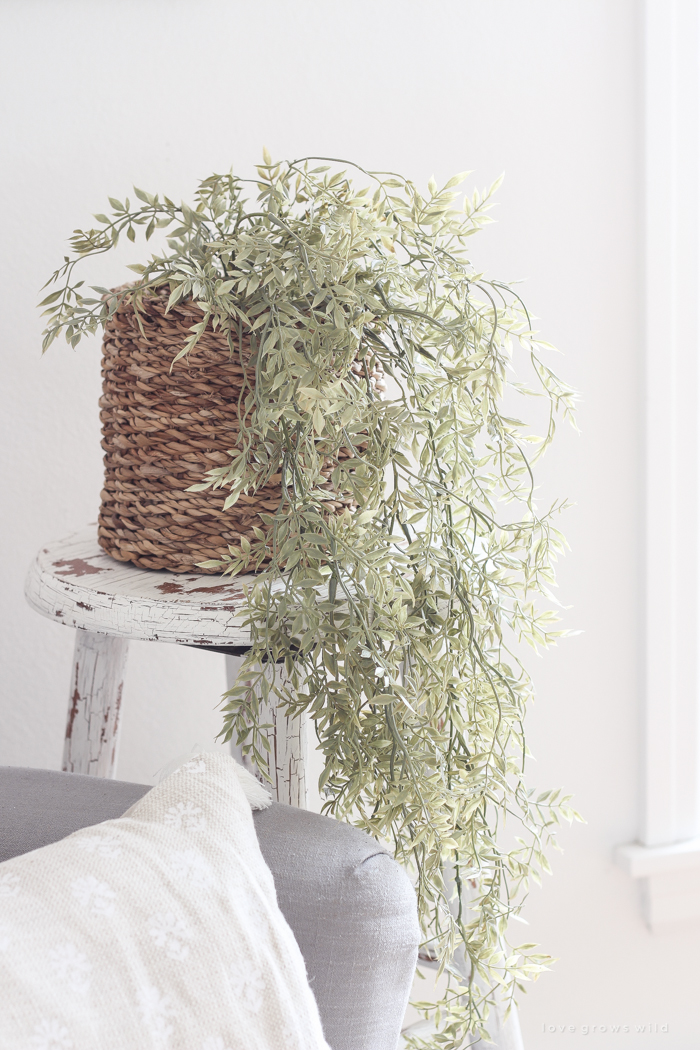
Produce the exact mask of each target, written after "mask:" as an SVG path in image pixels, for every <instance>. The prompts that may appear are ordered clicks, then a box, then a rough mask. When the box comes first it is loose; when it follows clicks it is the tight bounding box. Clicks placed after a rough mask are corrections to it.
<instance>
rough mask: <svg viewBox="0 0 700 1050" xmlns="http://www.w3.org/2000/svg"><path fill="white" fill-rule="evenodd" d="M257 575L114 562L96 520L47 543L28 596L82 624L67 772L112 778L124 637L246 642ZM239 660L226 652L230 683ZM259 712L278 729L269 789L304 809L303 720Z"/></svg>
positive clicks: (57, 616) (46, 612) (54, 614)
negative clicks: (249, 593) (248, 592)
mask: <svg viewBox="0 0 700 1050" xmlns="http://www.w3.org/2000/svg"><path fill="white" fill-rule="evenodd" d="M254 579H255V577H252V576H237V577H236V578H235V580H230V579H221V578H217V577H212V576H207V575H204V574H202V575H198V574H196V573H192V574H186V575H183V574H179V573H173V572H166V571H154V570H152V569H140V568H138V567H137V566H135V565H132V564H129V563H123V562H118V561H115V560H114V559H113V558H111V557H110V556H109V555H108V554H106V553H105V552H104V551H103V550H102V548H101V547H100V546H99V544H98V543H97V527H96V526H94V525H93V526H90V527H89V528H87V529H84V530H82V531H81V532H77V533H74V534H73V535H72V536H69V537H67V539H64V540H59V541H57V542H55V543H51V544H48V545H47V546H46V547H44V548H42V550H41V551H40V552H39V554H38V555H37V557H36V558H35V560H34V562H33V564H32V566H31V568H30V570H29V573H28V575H27V581H26V585H25V594H26V597H27V601H28V602H29V604H30V605H31V606H32V608H33V609H35V610H36V611H37V612H39V613H41V614H42V615H43V616H47V617H49V618H50V619H52V620H53V621H54V622H55V623H62V624H65V625H66V626H68V627H75V628H77V636H76V643H75V658H74V661H73V679H72V683H71V699H70V707H69V717H68V727H67V730H66V744H65V751H64V762H63V768H64V770H69V771H71V772H75V773H90V774H93V775H96V776H110V777H112V776H114V773H115V761H116V751H117V734H118V729H119V707H120V704H121V697H122V688H123V676H124V667H125V663H126V653H127V646H128V639H129V638H138V639H140V640H142V641H148V642H171V643H179V644H181V645H199V646H246V645H248V644H249V643H250V633H249V631H248V629H247V628H246V627H244V626H243V623H242V620H243V612H244V608H245V599H244V595H243V586H244V585H245V584H246V583H252V582H253V581H254ZM279 586H280V587H282V586H284V584H283V583H282V582H280V584H279ZM242 659H243V658H242V657H236V656H227V657H226V664H227V675H228V678H229V684H233V681H235V678H236V675H237V673H238V668H239V667H240V665H241V662H242ZM263 717H264V721H266V722H270V723H271V724H272V727H273V728H272V729H271V730H270V733H269V740H270V762H269V767H268V768H269V774H270V779H271V781H272V792H273V796H274V797H275V799H276V800H277V801H279V802H285V803H287V804H289V805H293V806H301V807H306V801H307V793H306V736H307V722H306V720H305V719H304V720H300V719H299V718H287V717H286V716H285V715H284V714H283V712H281V711H277V710H276V709H274V708H268V710H267V711H265V712H264V715H263ZM232 753H234V754H235V749H234V748H232ZM236 757H239V758H240V755H238V756H236Z"/></svg>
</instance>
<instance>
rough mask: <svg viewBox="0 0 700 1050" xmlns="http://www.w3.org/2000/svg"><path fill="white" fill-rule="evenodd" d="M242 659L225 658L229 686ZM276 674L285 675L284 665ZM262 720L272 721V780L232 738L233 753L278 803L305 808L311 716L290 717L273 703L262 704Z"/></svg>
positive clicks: (235, 657)
mask: <svg viewBox="0 0 700 1050" xmlns="http://www.w3.org/2000/svg"><path fill="white" fill-rule="evenodd" d="M243 659H244V658H243V657H242V656H241V657H238V656H227V657H226V682H227V685H228V688H229V689H231V688H232V686H233V685H234V684H235V683H236V681H237V678H238V673H239V670H240V667H241V664H242V663H243ZM277 673H278V675H279V676H286V672H285V670H284V668H282V667H278V669H277ZM260 721H261V722H267V723H270V725H271V727H272V728H271V729H269V730H268V732H267V734H266V735H267V739H268V741H269V743H270V751H269V752H268V762H267V774H268V776H269V778H270V779H269V781H266V780H264V778H262V777H260V776H259V774H258V771H257V770H256V769H255V768H254V766H253V764H252V763H251V762H250V760H249V759H247V758H243V755H242V752H241V748H240V747H238V746H237V745H236V743H235V741H233V740H232V741H231V754H232V755H233V756H234V758H236V759H237V760H238V761H239V762H243V764H244V765H246V766H247V767H248V768H249V769H250V770H251V771H252V772H253V773H255V774H256V775H257V776H258V778H259V779H260V781H261V783H264V784H265V786H266V787H268V788H269V789H270V791H271V792H272V797H273V798H274V800H275V801H276V802H283V803H285V804H286V805H288V806H296V807H298V808H299V809H306V808H307V804H308V792H307V780H306V778H307V767H308V756H307V741H308V717H307V716H306V715H301V716H299V715H296V716H289V715H287V714H286V713H285V712H284V711H283V710H282V708H280V707H277V706H276V705H275V704H274V703H262V704H261V709H260Z"/></svg>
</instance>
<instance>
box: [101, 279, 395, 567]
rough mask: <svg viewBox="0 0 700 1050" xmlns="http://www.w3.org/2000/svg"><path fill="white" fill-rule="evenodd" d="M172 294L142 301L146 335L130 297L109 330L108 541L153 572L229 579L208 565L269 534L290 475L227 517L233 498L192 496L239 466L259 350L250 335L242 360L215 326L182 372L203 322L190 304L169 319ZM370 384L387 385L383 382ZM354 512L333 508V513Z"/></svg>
mask: <svg viewBox="0 0 700 1050" xmlns="http://www.w3.org/2000/svg"><path fill="white" fill-rule="evenodd" d="M167 296H168V293H167V291H162V292H158V293H156V294H153V295H151V296H148V297H144V299H143V303H142V307H141V310H140V317H141V325H142V327H143V332H142V331H141V329H140V327H139V324H138V321H137V319H136V314H135V311H134V308H133V306H132V305H131V303H130V302H129V300H128V299H125V300H123V301H122V302H121V304H120V305H119V307H118V308H117V310H116V312H115V313H114V314H113V315H112V317H111V318H110V319H109V321H108V322H107V324H106V326H105V332H104V341H103V357H102V376H103V396H102V398H101V399H100V408H101V411H100V418H101V420H102V434H103V440H102V447H103V449H104V451H105V457H104V462H105V484H104V489H103V491H102V505H101V508H100V513H99V520H98V524H99V528H98V537H99V543H100V546H101V547H102V548H103V549H104V550H105V551H106V552H107V553H108V554H110V555H111V556H112V557H113V558H116V559H117V560H118V561H125V562H134V563H135V564H136V565H139V566H141V567H143V568H148V569H169V570H170V571H171V572H193V571H194V572H210V573H214V572H218V571H219V570H218V569H202V568H200V567H199V563H201V562H203V561H207V560H209V559H213V558H217V559H220V558H222V557H223V556H224V555H226V554H228V553H229V548H230V547H232V548H234V549H240V541H241V537H243V536H244V537H246V538H247V539H248V540H250V541H251V542H252V541H253V540H254V538H255V537H254V533H253V527H254V526H257V527H258V528H264V526H263V523H262V521H261V519H260V517H259V512H260V511H262V512H263V513H265V512H267V513H274V512H275V511H276V510H277V509H278V507H279V504H280V500H281V495H282V494H281V488H280V477H279V475H277V476H276V477H274V478H272V479H271V480H270V483H269V484H268V485H266V486H265V487H264V488H261V489H259V490H258V491H257V492H256V493H255V494H253V495H249V496H246V495H241V496H240V497H239V499H238V502H237V503H235V504H234V505H233V506H232V507H230V508H229V509H228V510H226V511H224V509H223V505H224V500H225V498H226V495H227V490H224V489H217V490H214V491H212V490H211V489H207V490H205V491H203V492H187V491H186V490H187V489H188V488H189V487H190V486H191V485H193V484H196V483H197V482H201V481H202V479H203V477H204V474H205V473H206V471H208V470H210V469H211V468H212V467H216V466H221V465H223V464H226V463H227V462H229V460H230V456H229V455H227V450H229V449H232V448H234V447H235V445H236V441H237V438H238V430H239V425H238V424H239V421H238V400H239V395H240V392H241V389H242V386H243V383H244V378H245V373H244V366H245V363H246V361H247V359H248V356H249V347H248V345H247V344H246V341H245V336H244V341H243V352H242V355H235V356H234V357H232V356H231V354H230V351H229V347H228V343H227V341H226V337H225V335H223V334H221V333H220V332H218V331H217V332H214V331H213V330H212V329H211V328H209V329H207V330H206V331H205V333H204V335H203V336H202V338H201V340H200V341H199V343H198V344H197V346H196V347H195V348H194V350H193V351H191V353H190V354H189V355H188V356H187V357H185V358H182V359H181V360H180V361H178V362H177V363H176V364H175V365H174V366H173V365H172V362H173V358H174V357H175V356H176V354H177V353H178V351H179V350H180V349H181V348H182V345H183V343H184V342H185V340H186V339H187V337H188V335H189V334H190V332H189V328H190V326H191V325H193V324H195V323H197V322H199V321H201V319H202V313H201V311H200V310H199V309H198V307H197V306H196V305H195V304H194V303H193V302H191V301H188V302H184V303H181V304H179V305H178V306H176V307H174V308H173V309H171V310H170V311H169V312H168V313H167V315H166V312H165V309H166V304H167ZM241 356H242V357H243V364H241ZM360 367H361V366H360V365H359V363H358V364H357V368H358V370H359V369H360ZM372 378H373V382H374V385H375V386H376V387H378V388H381V387H382V384H381V381H379V382H377V380H381V378H382V377H381V375H380V373H378V372H377V373H375V374H374V375H373V377H372ZM348 454H349V453H348ZM328 473H329V474H330V469H329V471H328ZM327 487H328V488H329V490H330V483H328V486H327ZM347 505H348V504H347V503H346V502H345V501H341V500H336V501H333V500H329V502H328V504H327V506H328V509H329V511H334V510H336V511H337V510H339V509H341V508H342V507H343V506H347Z"/></svg>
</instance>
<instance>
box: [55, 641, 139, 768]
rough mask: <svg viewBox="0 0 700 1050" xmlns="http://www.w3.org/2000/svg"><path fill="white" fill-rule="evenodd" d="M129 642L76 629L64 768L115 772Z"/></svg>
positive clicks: (64, 746) (64, 749) (64, 748)
mask: <svg viewBox="0 0 700 1050" xmlns="http://www.w3.org/2000/svg"><path fill="white" fill-rule="evenodd" d="M128 650H129V642H128V640H127V639H126V638H116V637H109V635H106V634H92V633H91V632H90V631H82V630H78V631H76V632H75V650H74V653H73V670H72V674H71V688H70V696H69V698H68V721H67V723H66V738H65V742H64V745H63V766H62V768H63V770H64V772H67V773H88V774H91V775H92V776H97V777H114V776H115V773H116V761H117V745H118V740H119V715H120V708H121V702H122V692H123V689H124V671H125V669H126V657H127V653H128Z"/></svg>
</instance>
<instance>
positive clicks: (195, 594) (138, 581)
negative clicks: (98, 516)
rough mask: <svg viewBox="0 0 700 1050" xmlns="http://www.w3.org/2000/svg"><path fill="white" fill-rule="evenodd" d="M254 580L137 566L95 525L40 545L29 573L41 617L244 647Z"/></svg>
mask: <svg viewBox="0 0 700 1050" xmlns="http://www.w3.org/2000/svg"><path fill="white" fill-rule="evenodd" d="M254 580H255V576H236V577H235V578H234V579H232V578H231V577H225V578H222V577H220V576H209V575H205V574H203V573H199V574H197V573H186V574H181V573H175V572H167V571H165V570H153V569H140V568H139V567H138V566H136V565H132V564H131V563H130V562H119V561H115V560H114V558H111V557H110V556H109V554H106V553H105V552H104V551H103V550H102V548H101V547H100V546H99V544H98V542H97V526H96V525H91V526H89V527H88V528H86V529H83V530H82V531H80V532H75V533H73V534H72V535H71V536H68V537H67V538H66V539H63V540H58V541H56V542H54V543H49V544H47V545H46V546H45V547H42V549H41V550H40V551H39V553H38V554H37V556H36V558H35V560H34V562H33V563H32V566H31V568H30V570H29V573H28V575H27V581H26V584H25V595H26V598H27V601H28V602H29V604H30V605H31V606H32V608H33V609H35V610H36V611H37V612H38V613H41V614H42V615H43V616H48V617H49V618H50V619H52V620H54V621H58V622H60V623H62V624H66V625H67V626H69V627H77V628H79V629H80V630H83V631H92V632H94V633H96V634H108V635H112V636H116V637H121V638H134V639H137V638H138V639H140V640H142V641H147V642H176V643H180V644H181V645H182V644H184V645H205V646H224V647H228V646H247V645H249V644H250V632H249V631H248V628H246V627H244V626H243V625H242V611H243V609H244V607H245V600H244V597H243V587H244V585H245V584H246V583H249V584H250V583H253V581H254ZM280 586H281V584H280Z"/></svg>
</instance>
